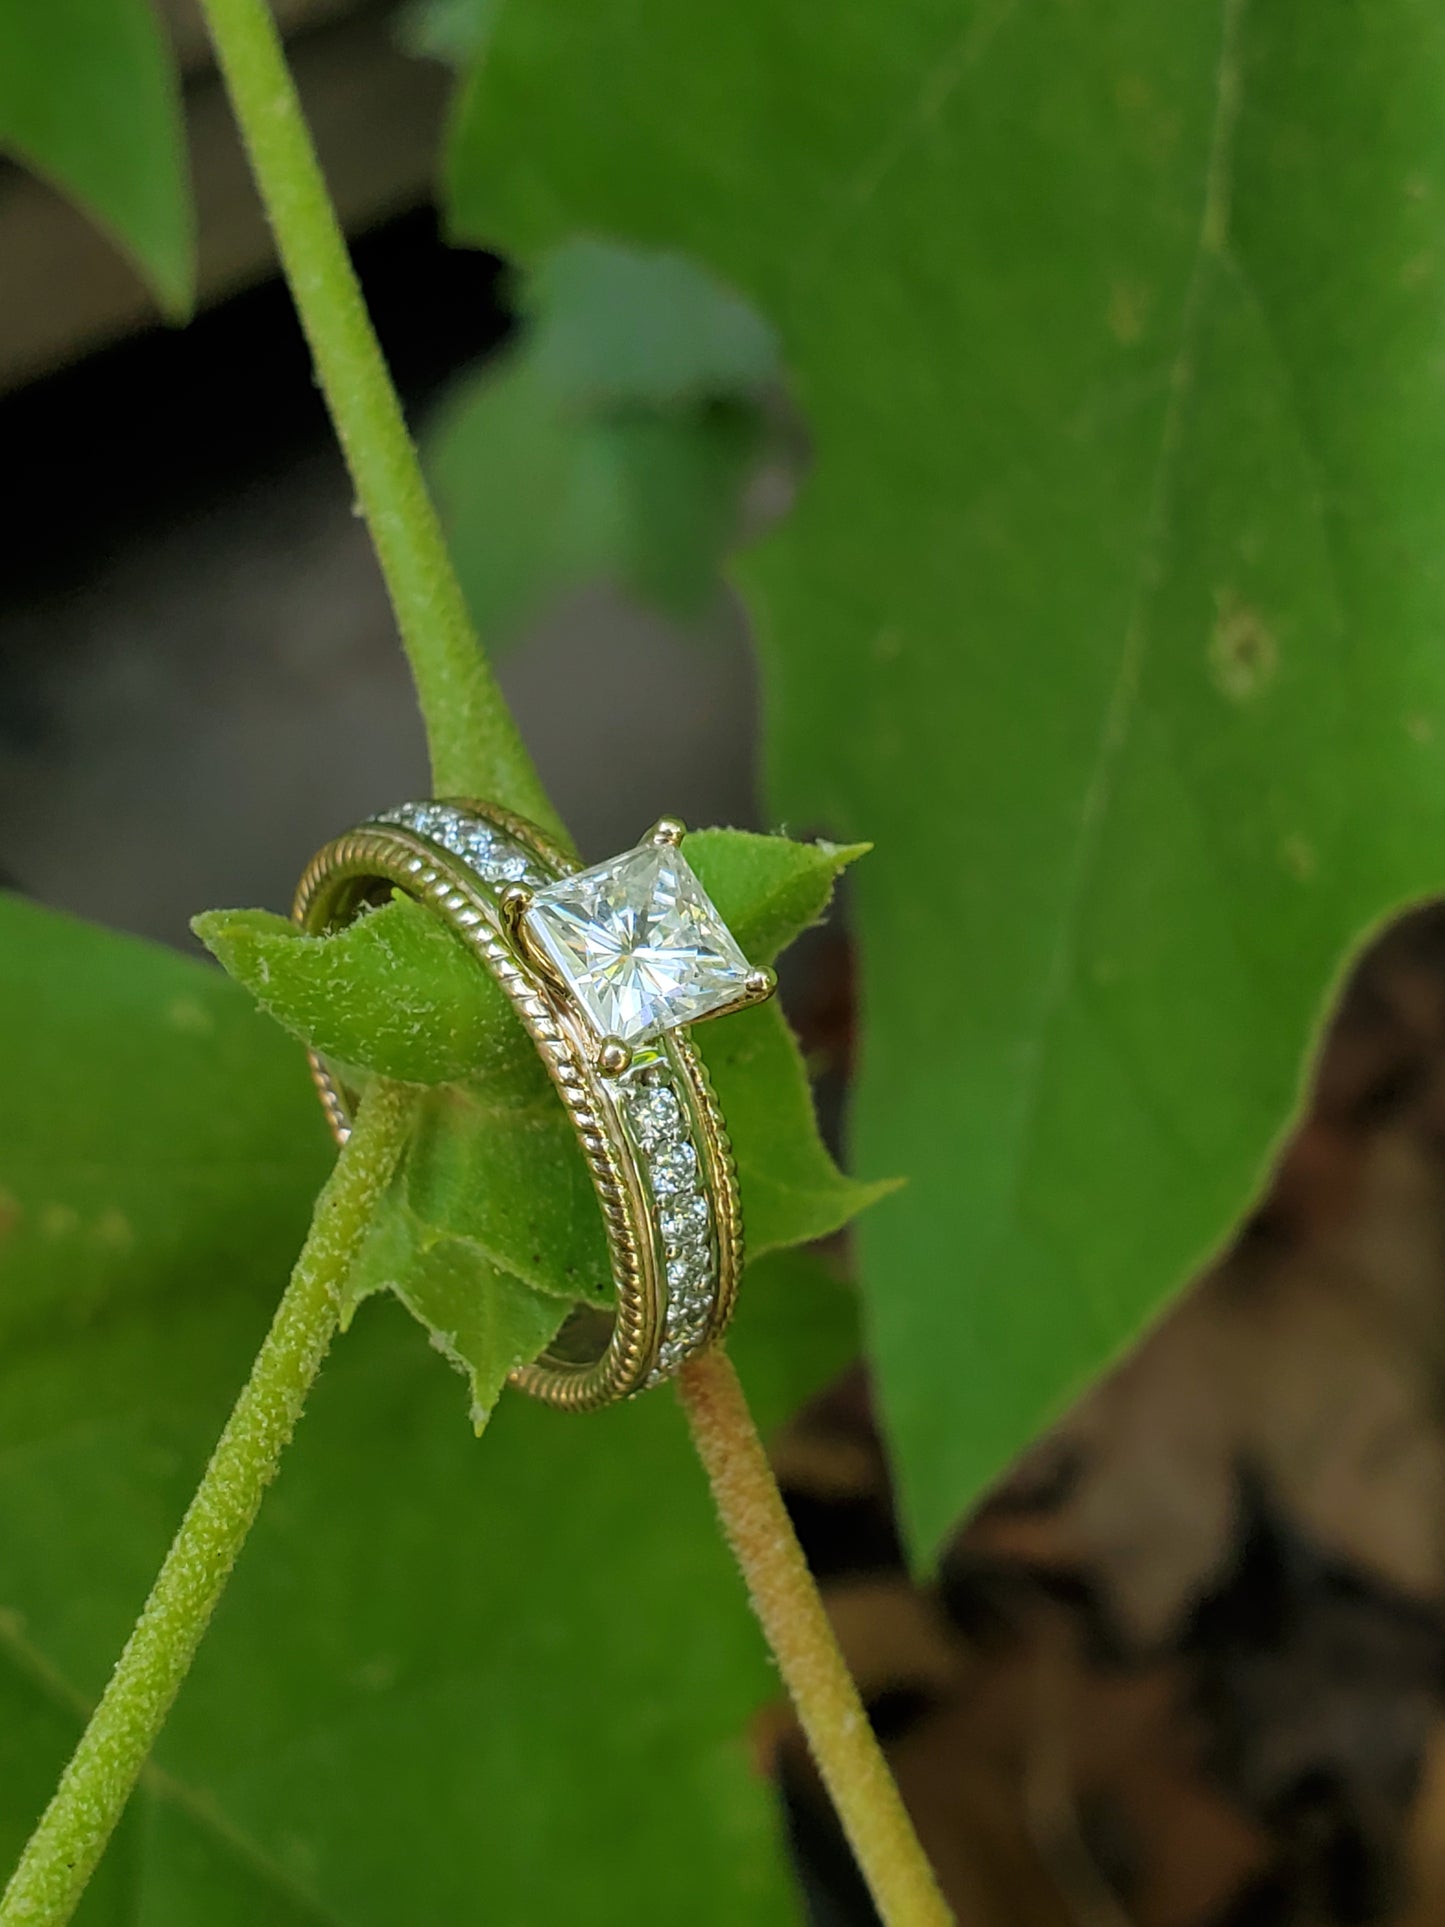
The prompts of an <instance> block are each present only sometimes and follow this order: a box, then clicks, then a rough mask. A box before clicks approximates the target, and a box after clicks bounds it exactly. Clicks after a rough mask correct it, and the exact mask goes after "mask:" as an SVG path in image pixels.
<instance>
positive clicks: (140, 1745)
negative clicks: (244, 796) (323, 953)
mask: <svg viewBox="0 0 1445 1927" xmlns="http://www.w3.org/2000/svg"><path fill="white" fill-rule="evenodd" d="M410 1106H411V1095H410V1093H409V1092H408V1091H407V1090H406V1089H405V1088H404V1087H403V1086H400V1085H395V1084H384V1083H381V1082H379V1081H378V1082H377V1083H375V1084H373V1085H372V1086H371V1088H370V1089H369V1091H368V1092H367V1095H366V1097H365V1099H364V1100H363V1102H362V1105H361V1108H360V1111H359V1112H358V1115H357V1120H356V1128H355V1130H354V1131H353V1132H352V1134H351V1140H350V1142H349V1143H348V1144H347V1146H346V1149H345V1150H344V1151H343V1152H342V1153H341V1156H340V1157H339V1158H338V1159H337V1162H336V1167H335V1169H334V1170H333V1172H332V1174H331V1176H330V1178H329V1179H328V1180H327V1182H326V1185H325V1188H324V1189H323V1190H322V1192H321V1195H320V1197H319V1198H318V1199H317V1202H316V1212H315V1216H314V1217H313V1219H312V1222H311V1231H310V1235H309V1236H308V1237H307V1240H306V1243H305V1245H304V1246H303V1248H302V1251H301V1256H300V1257H299V1258H298V1259H297V1261H296V1268H295V1270H294V1271H293V1272H292V1274H291V1282H290V1284H289V1285H288V1286H287V1288H286V1291H285V1293H284V1295H283V1297H282V1299H281V1302H280V1304H279V1305H278V1306H277V1308H276V1316H275V1318H274V1319H273V1321H272V1324H271V1329H270V1331H269V1332H268V1333H267V1334H266V1338H265V1341H264V1343H263V1344H262V1346H261V1349H260V1351H259V1352H258V1354H257V1356H256V1362H255V1364H254V1366H253V1367H252V1369H251V1376H250V1378H249V1379H248V1380H247V1381H246V1385H245V1388H244V1389H243V1391H242V1393H241V1396H240V1397H239V1399H237V1401H236V1406H235V1410H234V1411H233V1412H232V1413H231V1416H230V1418H229V1420H228V1421H227V1423H226V1429H225V1431H224V1432H222V1434H221V1437H220V1440H219V1441H218V1443H217V1445H216V1449H215V1451H214V1452H213V1453H212V1455H211V1461H210V1464H209V1465H208V1466H207V1467H206V1470H205V1473H204V1475H203V1476H202V1479H201V1483H200V1485H199V1487H198V1488H197V1491H196V1495H195V1497H194V1498H193V1499H192V1500H191V1503H190V1506H189V1507H188V1509H187V1511H186V1515H185V1517H184V1519H182V1521H181V1524H180V1529H179V1531H178V1532H177V1533H176V1536H175V1539H174V1540H173V1541H172V1544H171V1549H170V1551H169V1552H168V1553H167V1554H166V1558H165V1563H164V1565H162V1567H161V1569H160V1573H159V1574H158V1576H157V1578H156V1582H155V1585H154V1586H153V1587H152V1588H151V1595H150V1598H149V1599H147V1601H146V1603H145V1606H144V1608H143V1609H142V1612H141V1616H140V1618H139V1619H138V1620H137V1621H136V1624H135V1630H134V1631H133V1632H132V1633H131V1636H130V1638H129V1639H128V1640H127V1641H126V1645H125V1650H124V1651H123V1652H122V1653H121V1656H120V1658H119V1660H118V1661H117V1662H116V1667H115V1671H114V1672H113V1673H112V1674H111V1677H110V1682H109V1684H108V1685H107V1686H106V1689H105V1691H104V1693H103V1694H102V1695H101V1698H100V1701H99V1704H98V1705H97V1706H96V1709H95V1711H94V1713H93V1714H92V1715H91V1718H90V1723H89V1725H88V1726H87V1727H86V1729H85V1732H84V1733H83V1734H82V1735H81V1738H80V1744H79V1745H78V1746H77V1747H76V1749H75V1752H74V1754H73V1755H72V1756H71V1760H70V1764H69V1765H68V1766H67V1767H66V1769H65V1772H64V1774H63V1776H62V1778H61V1781H60V1785H59V1786H58V1787H57V1788H56V1791H55V1795H54V1797H53V1799H52V1800H51V1802H50V1805H49V1806H48V1807H47V1808H46V1810H45V1812H44V1814H43V1815H42V1816H41V1819H40V1822H39V1825H38V1826H37V1827H36V1829H35V1831H34V1833H33V1834H32V1835H31V1837H30V1841H29V1844H28V1845H27V1846H26V1849H25V1852H24V1854H23V1855H22V1857H21V1860H20V1864H19V1866H18V1867H17V1868H16V1869H15V1872H14V1874H13V1875H12V1876H11V1879H10V1884H9V1886H8V1887H7V1888H6V1889H5V1893H4V1896H3V1898H0V1927H22V1923H23V1927H61V1924H62V1923H63V1922H65V1921H67V1920H69V1919H70V1917H71V1915H72V1913H73V1912H74V1911H75V1908H76V1905H77V1903H78V1902H79V1900H80V1896H81V1894H82V1893H83V1892H84V1891H85V1884H86V1882H87V1881H88V1880H89V1878H90V1876H91V1873H92V1872H93V1871H94V1868H95V1865H96V1862H97V1861H98V1860H99V1859H100V1856H101V1854H102V1853H103V1852H104V1851H105V1844H106V1842H107V1841H108V1840H109V1838H110V1836H111V1833H112V1831H113V1830H114V1828H115V1824H116V1822H117V1821H118V1820H119V1819H120V1816H121V1814H122V1812H123V1811H124V1809H125V1804H126V1801H127V1800H128V1799H129V1798H130V1795H131V1790H132V1788H133V1787H134V1786H135V1783H136V1780H137V1778H138V1776H139V1774H140V1770H141V1768H142V1767H143V1766H144V1764H145V1761H146V1756H147V1754H148V1753H149V1752H150V1749H151V1747H152V1745H153V1744H154V1743H155V1739H156V1735H157V1734H158V1733H159V1732H160V1729H161V1726H162V1725H163V1723H164V1721H165V1717H166V1714H167V1713H168V1712H169V1711H170V1708H171V1702H172V1701H173V1700H174V1699H175V1696H176V1693H177V1691H178V1690H179V1688H180V1685H181V1682H182V1680H183V1679H184V1678H185V1676H186V1673H187V1671H188V1670H189V1668H190V1664H191V1661H192V1660H193V1659H194V1657H195V1654H196V1648H197V1647H198V1646H199V1645H200V1643H201V1639H202V1636H203V1635H204V1633H205V1630H206V1627H207V1626H208V1625H209V1623H210V1619H211V1614H212V1613H213V1612H214V1611H215V1608H216V1602H217V1601H218V1600H219V1598H220V1596H221V1593H222V1591H223V1590H224V1588H225V1584H226V1581H227V1579H228V1578H229V1577H230V1573H231V1568H232V1566H233V1565H234V1564H235V1563H236V1556H237V1554H238V1553H239V1552H240V1550H241V1547H242V1545H243V1544H244V1543H245V1539H246V1534H247V1533H248V1532H249V1531H250V1528H251V1522H252V1520H253V1519H254V1518H255V1516H256V1509H257V1507H258V1506H259V1505H260V1503H261V1497H262V1494H263V1493H264V1492H265V1490H266V1487H267V1486H268V1485H269V1484H270V1483H271V1480H272V1479H273V1478H274V1477H275V1475H276V1468H277V1465H278V1464H279V1462H280V1458H281V1454H282V1452H283V1451H284V1450H285V1448H286V1446H287V1443H288V1442H289V1440H290V1438H291V1434H292V1432H293V1431H294V1429H295V1426H296V1421H297V1419H298V1418H299V1417H300V1415H301V1407H302V1405H303V1404H304V1403H305V1400H306V1394H307V1392H308V1391H309V1390H310V1388H311V1384H312V1381H313V1380H314V1379H315V1377H316V1374H317V1372H318V1371H319V1370H320V1369H321V1363H322V1360H323V1359H324V1358H325V1356H326V1353H327V1349H328V1347H329V1346H330V1344H331V1339H332V1335H333V1333H334V1332H335V1330H336V1321H337V1314H338V1308H339V1305H340V1296H341V1288H342V1286H343V1284H344V1283H345V1280H346V1275H347V1273H348V1272H349V1271H350V1269H351V1265H352V1262H353V1260H354V1259H355V1257H356V1253H357V1251H358V1250H359V1248H360V1246H361V1242H362V1239H363V1238H364V1237H365V1235H366V1229H367V1226H368V1224H369V1223H370V1221H371V1215H372V1211H373V1209H374V1207H375V1204H376V1200H377V1199H378V1197H379V1196H380V1195H381V1193H382V1191H383V1190H384V1189H385V1186H386V1184H387V1181H388V1179H389V1178H390V1176H391V1173H392V1171H393V1169H394V1168H395V1165H396V1160H397V1155H398V1152H399V1149H400V1147H401V1145H402V1143H403V1141H404V1138H405V1127H406V1120H407V1116H408V1114H409V1110H410Z"/></svg>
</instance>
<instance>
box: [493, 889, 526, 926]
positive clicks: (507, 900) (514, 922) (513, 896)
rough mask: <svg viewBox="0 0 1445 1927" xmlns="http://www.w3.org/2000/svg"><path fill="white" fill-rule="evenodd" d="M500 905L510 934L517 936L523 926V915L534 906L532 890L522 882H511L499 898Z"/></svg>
mask: <svg viewBox="0 0 1445 1927" xmlns="http://www.w3.org/2000/svg"><path fill="white" fill-rule="evenodd" d="M498 907H499V908H500V910H501V912H502V922H503V923H504V924H505V925H506V927H507V932H508V934H509V935H510V936H512V937H515V936H516V935H517V933H518V931H519V930H520V929H521V927H522V919H523V917H525V916H526V914H527V912H528V911H529V910H530V909H531V907H532V892H531V891H530V890H528V889H526V888H524V886H523V885H522V884H520V883H509V884H508V885H507V887H506V889H505V890H503V892H502V894H501V896H500V898H499V899H498Z"/></svg>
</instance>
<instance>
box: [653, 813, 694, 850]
mask: <svg viewBox="0 0 1445 1927" xmlns="http://www.w3.org/2000/svg"><path fill="white" fill-rule="evenodd" d="M686 835H687V825H686V823H684V822H683V820H682V818H681V817H680V816H663V817H659V819H658V820H657V822H656V823H654V824H653V826H652V829H651V831H650V832H649V834H648V838H647V840H648V842H649V843H657V844H660V845H667V844H673V845H676V844H678V843H681V841H682V839H683V838H684V837H685V836H686Z"/></svg>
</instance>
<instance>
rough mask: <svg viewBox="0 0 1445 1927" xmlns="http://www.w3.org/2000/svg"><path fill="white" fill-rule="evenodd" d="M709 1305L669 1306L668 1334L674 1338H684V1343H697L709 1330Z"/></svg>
mask: <svg viewBox="0 0 1445 1927" xmlns="http://www.w3.org/2000/svg"><path fill="white" fill-rule="evenodd" d="M710 1309H711V1307H709V1306H707V1305H669V1306H668V1308H667V1335H668V1337H669V1338H672V1339H679V1338H680V1339H682V1340H683V1342H684V1343H695V1342H696V1340H698V1339H699V1338H701V1337H702V1335H703V1333H704V1332H705V1331H706V1330H707V1321H708V1312H709V1310H710Z"/></svg>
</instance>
